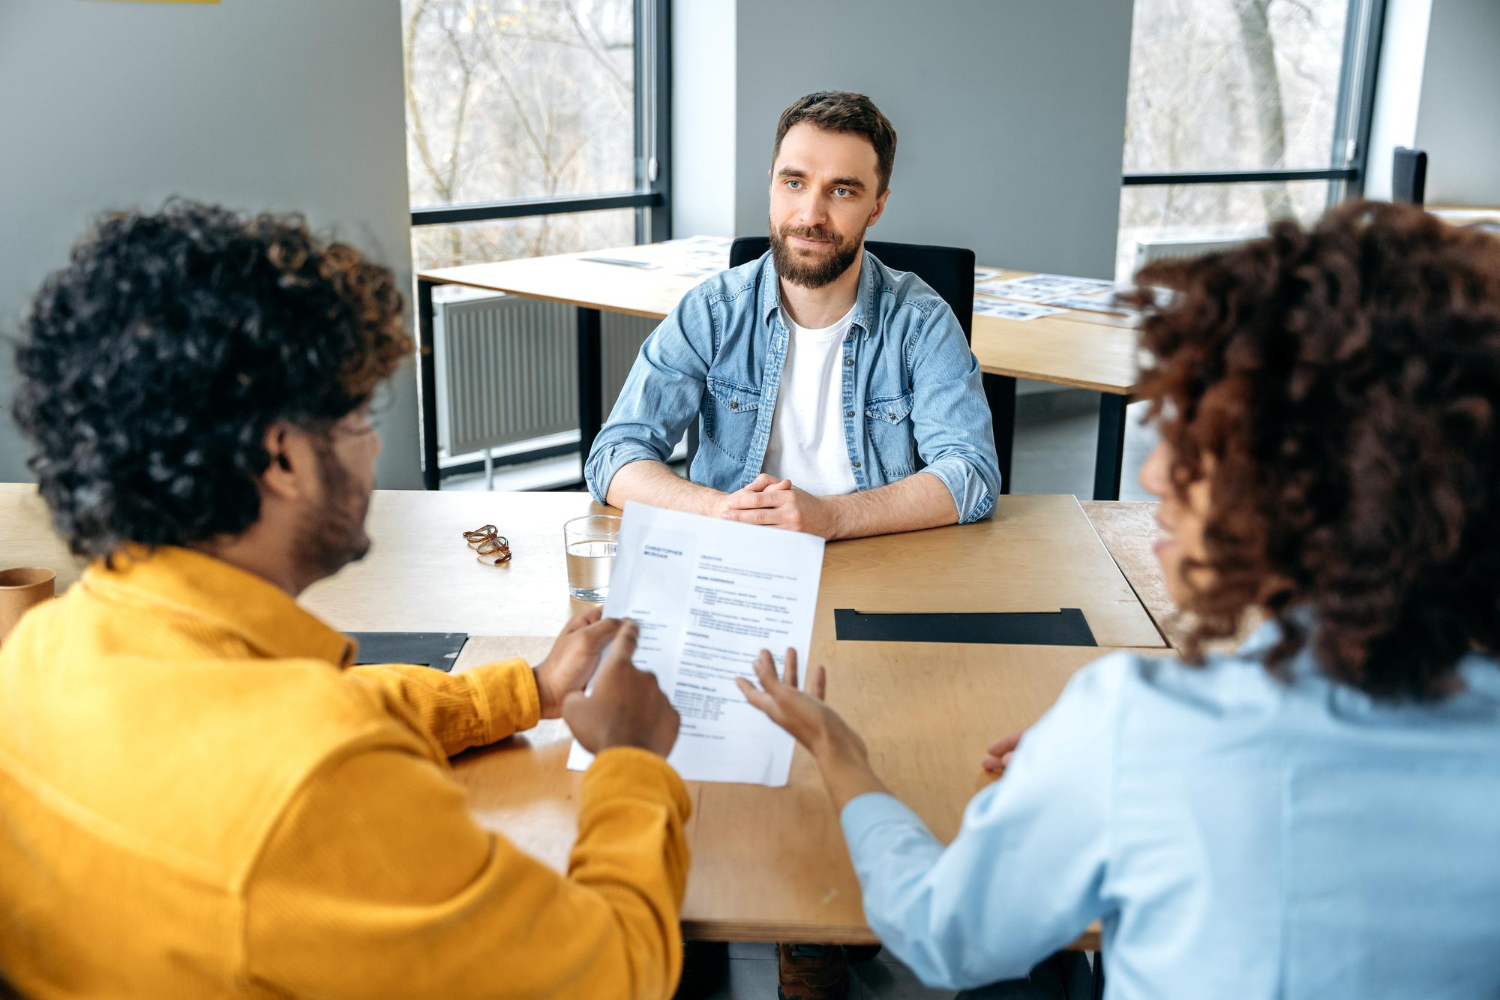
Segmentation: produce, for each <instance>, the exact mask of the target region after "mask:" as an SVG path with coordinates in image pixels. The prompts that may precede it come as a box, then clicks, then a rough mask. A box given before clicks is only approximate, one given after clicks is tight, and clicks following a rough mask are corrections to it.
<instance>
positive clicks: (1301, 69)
mask: <svg viewBox="0 0 1500 1000" xmlns="http://www.w3.org/2000/svg"><path fill="white" fill-rule="evenodd" d="M1384 7H1385V4H1384V0H1136V4H1135V24H1134V29H1133V34H1132V39H1131V52H1130V89H1129V95H1128V99H1127V107H1126V119H1125V160H1124V166H1125V176H1124V188H1123V190H1122V191H1121V197H1120V240H1119V246H1118V251H1117V254H1116V271H1117V277H1119V278H1121V279H1122V280H1123V279H1125V278H1127V277H1128V276H1129V275H1130V273H1131V272H1132V271H1134V269H1135V266H1136V257H1137V244H1138V243H1139V242H1141V241H1156V240H1168V239H1171V240H1189V241H1190V240H1212V239H1218V238H1226V237H1234V236H1251V235H1256V234H1259V233H1263V232H1264V231H1265V229H1266V227H1267V225H1268V224H1269V223H1270V222H1271V221H1273V220H1275V219H1279V218H1287V217H1291V218H1297V219H1301V220H1303V221H1311V220H1312V219H1315V218H1317V216H1318V215H1319V214H1320V213H1321V212H1322V211H1323V210H1324V209H1325V208H1326V207H1327V206H1328V205H1330V204H1333V203H1334V202H1337V201H1340V200H1342V199H1343V198H1345V197H1347V196H1349V195H1351V194H1354V193H1357V192H1358V191H1359V190H1360V188H1361V186H1362V183H1363V175H1364V166H1365V157H1366V154H1367V148H1366V147H1367V145H1368V141H1369V133H1370V107H1371V102H1372V99H1373V96H1374V69H1375V60H1376V58H1377V56H1378V46H1379V40H1380V32H1381V28H1382V24H1383V21H1384Z"/></svg>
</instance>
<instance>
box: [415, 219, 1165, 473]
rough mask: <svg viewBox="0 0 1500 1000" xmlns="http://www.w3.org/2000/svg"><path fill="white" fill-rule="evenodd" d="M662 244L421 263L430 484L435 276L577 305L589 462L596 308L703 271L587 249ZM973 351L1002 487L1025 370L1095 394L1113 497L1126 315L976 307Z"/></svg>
mask: <svg viewBox="0 0 1500 1000" xmlns="http://www.w3.org/2000/svg"><path fill="white" fill-rule="evenodd" d="M659 248H660V244H645V245H642V246H633V247H619V248H614V249H609V250H590V251H584V252H581V253H570V254H558V255H555V256H551V257H532V258H526V259H523V260H510V261H501V262H498V263H493V264H468V265H464V266H461V267H447V268H437V269H433V270H427V271H421V272H418V274H417V314H418V320H419V322H418V333H419V338H420V346H421V351H420V353H419V354H418V370H419V376H420V380H421V397H422V474H423V482H424V484H425V485H426V486H427V488H428V489H437V486H438V458H437V384H436V372H435V369H434V366H433V350H434V346H433V307H432V290H433V288H435V287H436V286H437V285H440V284H456V285H465V286H468V287H470V288H480V289H484V290H486V291H493V292H504V293H506V294H509V295H523V296H526V297H528V298H535V299H542V300H545V301H548V302H558V303H562V304H564V305H572V306H576V307H577V308H578V400H579V403H578V408H579V433H580V438H579V449H580V451H581V452H582V454H583V457H584V460H585V461H587V458H588V452H589V449H590V448H591V447H593V443H594V438H595V437H596V436H597V435H598V433H599V428H600V427H601V426H602V425H603V422H604V412H603V405H602V401H601V399H600V396H601V395H602V393H603V368H602V362H601V361H600V328H601V319H600V314H601V312H618V313H626V314H629V315H632V316H646V317H649V318H653V319H660V318H664V317H665V316H666V315H667V314H668V313H670V312H671V311H672V310H673V309H674V308H676V306H677V303H678V302H680V301H681V300H682V297H683V296H684V295H686V294H687V293H688V291H689V290H691V289H692V288H693V287H694V286H696V285H697V284H699V283H700V282H701V281H702V280H703V279H701V278H688V277H682V276H680V275H676V274H672V273H670V272H669V271H667V270H665V269H662V270H646V269H642V268H635V267H628V266H623V265H620V264H605V263H600V262H598V261H597V260H590V259H589V258H598V257H605V258H612V259H621V260H639V261H647V262H649V261H653V260H654V259H656V258H657V257H658V256H659V254H660V249H659ZM989 270H993V271H997V272H998V274H997V277H1001V278H1014V277H1022V276H1025V275H1027V274H1030V273H1032V272H1029V271H1010V270H1002V269H998V268H990V269H989ZM973 350H974V355H975V357H977V358H978V359H979V366H980V368H981V370H983V371H984V373H985V395H986V397H987V398H988V400H989V403H990V411H991V416H992V419H993V421H994V427H995V444H996V451H997V453H998V454H999V457H1000V459H1001V476H1002V484H1003V486H1002V491H1003V492H1009V490H1010V479H1011V476H1010V473H1011V470H1010V454H1011V441H1012V438H1013V437H1014V434H1015V397H1016V379H1018V378H1026V379H1033V380H1035V381H1039V382H1051V383H1054V384H1057V385H1067V386H1075V387H1078V388H1082V389H1089V390H1091V391H1093V392H1097V393H1099V394H1100V403H1099V435H1098V439H1097V444H1096V446H1095V456H1094V498H1095V499H1096V500H1114V499H1116V498H1118V496H1119V492H1120V473H1121V466H1122V463H1123V460H1124V448H1125V407H1126V404H1128V403H1129V402H1130V395H1131V393H1132V391H1133V390H1134V388H1135V368H1136V366H1135V352H1136V335H1135V331H1134V330H1133V329H1131V328H1130V324H1129V321H1128V320H1124V319H1122V318H1121V317H1118V316H1110V315H1108V314H1105V313H1096V312H1087V311H1082V310H1069V311H1068V312H1067V313H1066V314H1065V315H1062V316H1045V317H1042V318H1040V319H1034V320H1028V321H1025V322H1017V321H1015V320H1007V319H1001V318H1000V317H998V316H988V315H982V314H976V315H975V316H974V337H973Z"/></svg>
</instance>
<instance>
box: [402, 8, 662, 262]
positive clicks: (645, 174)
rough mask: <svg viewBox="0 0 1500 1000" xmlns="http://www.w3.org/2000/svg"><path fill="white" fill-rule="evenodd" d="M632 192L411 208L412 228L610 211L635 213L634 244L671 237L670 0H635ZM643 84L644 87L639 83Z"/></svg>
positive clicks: (653, 241)
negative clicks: (633, 169)
mask: <svg viewBox="0 0 1500 1000" xmlns="http://www.w3.org/2000/svg"><path fill="white" fill-rule="evenodd" d="M634 6H635V81H636V86H635V112H634V114H635V176H636V190H634V191H618V192H605V193H601V194H593V195H576V196H568V197H562V198H528V199H516V200H510V201H491V202H478V203H473V204H466V205H441V206H427V207H421V208H417V207H413V208H412V209H411V225H412V227H413V228H416V227H419V226H450V225H454V224H457V223H464V222H487V221H490V220H495V219H527V218H535V217H537V216H545V215H568V214H572V213H575V212H598V211H603V210H606V209H612V208H615V209H617V208H634V209H636V210H637V211H636V222H635V240H636V242H637V243H656V242H660V241H662V240H666V239H670V238H671V235H672V187H671V182H672V169H671V164H672V150H671V138H672V130H671V124H670V123H671V120H672V107H671V101H672V51H671V45H672V31H671V23H672V19H671V13H672V12H671V0H635V3H634ZM643 84H644V85H643Z"/></svg>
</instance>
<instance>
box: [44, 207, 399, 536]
mask: <svg viewBox="0 0 1500 1000" xmlns="http://www.w3.org/2000/svg"><path fill="white" fill-rule="evenodd" d="M402 314H403V297H402V295H401V292H400V290H399V289H398V288H397V285H396V281H395V279H394V278H393V277H392V276H391V272H390V271H388V270H387V269H385V268H383V267H380V266H378V265H376V264H373V263H370V262H369V261H366V260H365V259H364V258H363V257H362V256H361V255H360V253H359V252H358V251H357V250H355V249H354V248H353V247H349V246H346V245H344V244H342V243H337V242H329V241H326V240H323V239H320V238H318V237H317V236H315V235H313V234H312V233H311V232H310V231H309V230H308V227H307V223H306V222H305V221H304V220H303V219H302V217H301V216H298V215H286V216H278V215H256V216H253V217H241V216H239V215H236V214H235V213H233V212H230V211H227V210H225V209H222V208H217V207H214V206H211V205H203V204H198V203H195V202H190V201H172V202H169V203H168V204H167V205H166V207H165V208H163V209H162V211H160V212H157V213H149V214H148V213H140V212H125V213H115V214H111V215H108V216H106V217H104V218H103V219H101V220H100V221H99V223H98V224H97V225H96V226H95V227H94V229H93V231H92V232H90V233H88V234H87V235H86V236H85V237H84V238H83V239H82V240H80V241H79V242H78V243H77V244H76V245H75V246H74V247H73V251H72V256H71V259H70V260H69V262H68V265H67V266H66V267H64V268H63V269H62V270H60V271H58V272H56V273H55V274H53V275H52V276H50V277H49V278H48V279H47V280H46V282H45V283H44V284H43V285H42V288H41V290H40V291H39V292H38V293H37V294H36V297H35V298H34V299H33V301H32V304H31V309H30V313H29V315H28V316H27V317H26V318H25V320H24V321H23V326H22V335H21V340H20V343H19V344H18V346H17V349H16V367H17V368H18V369H19V371H20V374H21V384H20V388H19V391H18V392H17V394H16V401H15V417H16V422H17V423H18V424H20V426H21V429H22V430H23V431H25V432H26V433H27V434H28V435H29V436H30V437H31V438H32V439H33V440H34V441H35V442H36V451H35V453H34V454H33V455H32V457H31V459H30V465H31V468H32V470H33V471H34V472H35V473H36V475H37V480H38V483H39V485H40V488H41V493H42V496H43V498H45V499H46V501H47V504H48V506H49V507H51V509H52V514H53V518H54V521H55V522H56V525H57V528H58V531H59V533H60V534H61V535H62V536H63V537H64V538H65V539H67V541H68V545H69V547H70V548H71V549H72V550H73V552H75V553H77V554H79V555H86V556H93V557H108V556H110V554H111V553H113V552H114V551H115V550H116V549H117V548H119V547H120V546H121V545H123V544H125V543H127V542H133V543H138V544H142V545H147V546H154V545H187V544H191V543H194V542H199V541H203V540H205V539H209V538H212V537H214V536H217V535H234V534H239V533H241V532H243V531H244V530H245V529H246V528H248V527H249V526H250V525H251V524H253V523H255V521H256V520H257V519H258V518H259V517H260V494H259V491H258V490H257V488H256V482H255V481H256V479H257V477H259V476H260V474H261V473H262V472H264V471H265V469H266V466H267V464H268V463H269V462H270V455H269V453H268V452H267V451H266V448H265V445H264V443H263V442H264V439H265V433H266V429H267V428H268V427H270V426H271V424H272V423H274V422H275V421H277V420H286V421H289V422H291V423H293V424H296V425H298V426H301V427H304V428H307V429H309V430H312V431H316V432H320V433H322V432H325V431H326V429H327V428H328V427H329V426H331V424H332V423H333V422H335V421H337V420H338V419H339V418H341V417H343V416H345V415H347V414H349V413H351V412H352V411H354V410H356V409H358V408H359V407H360V406H361V405H363V404H364V403H365V402H366V401H368V400H369V399H370V396H371V394H372V393H373V392H374V391H375V388H376V385H377V383H379V382H380V381H381V380H382V379H384V378H385V377H386V376H388V375H389V374H391V372H392V371H394V370H395V369H396V367H397V366H398V365H400V363H401V362H402V360H403V359H404V358H406V357H409V356H410V354H411V350H412V343H411V339H410V338H409V337H408V336H407V334H406V332H405V327H404V325H403V320H402Z"/></svg>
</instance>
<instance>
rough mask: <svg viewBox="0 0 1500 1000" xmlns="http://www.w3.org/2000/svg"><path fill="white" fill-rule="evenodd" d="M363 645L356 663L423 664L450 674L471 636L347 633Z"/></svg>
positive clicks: (432, 633) (419, 633)
mask: <svg viewBox="0 0 1500 1000" xmlns="http://www.w3.org/2000/svg"><path fill="white" fill-rule="evenodd" d="M344 634H345V635H347V636H348V637H349V638H351V639H353V640H354V641H355V642H357V643H359V650H358V652H357V653H356V654H355V656H354V662H355V663H420V664H421V665H422V666H424V667H432V668H433V669H434V670H443V671H449V670H452V669H453V663H454V661H456V660H457V659H458V654H459V652H461V651H462V650H463V648H464V643H466V642H468V641H469V633H467V632H346V633H344Z"/></svg>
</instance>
